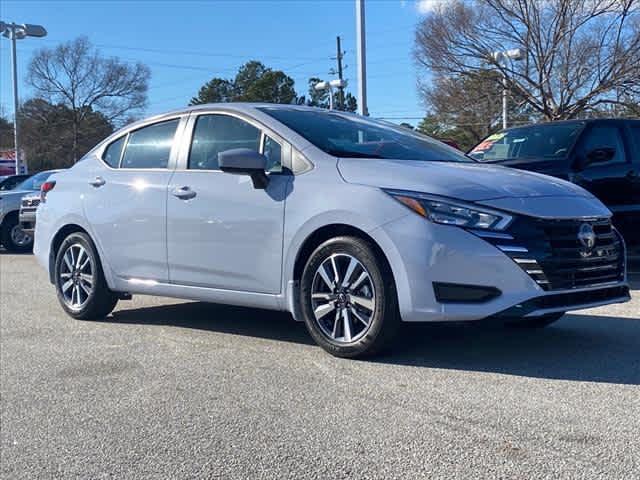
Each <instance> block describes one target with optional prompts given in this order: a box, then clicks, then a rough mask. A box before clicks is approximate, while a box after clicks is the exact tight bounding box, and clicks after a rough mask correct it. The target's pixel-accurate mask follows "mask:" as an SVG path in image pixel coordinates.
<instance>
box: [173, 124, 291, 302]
mask: <svg viewBox="0 0 640 480" xmlns="http://www.w3.org/2000/svg"><path fill="white" fill-rule="evenodd" d="M185 136H186V137H187V138H188V137H189V136H191V141H190V142H189V141H187V142H185V143H184V145H183V151H182V152H181V154H180V164H179V168H178V169H177V170H176V172H175V174H174V176H173V178H172V179H171V182H170V184H169V190H168V200H167V222H168V223H167V236H168V238H167V251H168V261H169V276H170V281H171V282H172V283H176V284H180V285H191V286H201V287H209V288H220V289H227V290H236V291H244V292H259V293H278V292H280V290H281V288H280V286H281V271H282V240H283V228H284V206H285V192H286V189H287V185H288V183H289V182H290V181H291V178H292V177H291V175H290V174H288V173H287V170H286V169H283V168H282V165H283V159H285V158H286V157H287V156H289V157H290V155H291V147H290V145H289V144H288V143H287V142H285V141H284V140H283V139H282V138H280V137H278V136H277V135H276V134H274V133H272V132H267V131H266V130H265V129H264V128H263V127H262V126H261V125H259V124H257V123H256V122H254V121H253V120H251V119H249V118H246V117H240V116H237V115H232V114H229V113H222V112H221V113H203V114H198V115H192V117H191V118H190V120H189V123H188V125H187V128H186V133H185ZM241 147H243V148H250V149H254V150H257V151H260V152H262V153H264V154H265V155H266V156H267V158H268V160H269V165H268V170H269V184H268V186H267V188H266V189H264V190H260V189H255V188H254V187H253V184H252V182H251V179H250V178H249V177H247V176H241V175H231V174H228V173H223V172H222V171H220V169H219V168H218V153H220V152H222V151H225V150H228V149H232V148H241Z"/></svg>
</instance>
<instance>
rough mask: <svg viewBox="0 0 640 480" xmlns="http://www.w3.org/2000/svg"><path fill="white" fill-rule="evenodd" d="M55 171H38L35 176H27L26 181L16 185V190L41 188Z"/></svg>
mask: <svg viewBox="0 0 640 480" xmlns="http://www.w3.org/2000/svg"><path fill="white" fill-rule="evenodd" d="M53 173H54V172H40V173H36V174H35V175H34V176H33V177H29V178H27V179H26V180H25V181H24V182H22V183H21V184H20V185H18V186H17V187H16V190H33V191H37V190H40V187H41V186H42V184H43V183H44V182H46V181H47V178H49V176H51V175H52V174H53Z"/></svg>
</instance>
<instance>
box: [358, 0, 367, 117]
mask: <svg viewBox="0 0 640 480" xmlns="http://www.w3.org/2000/svg"><path fill="white" fill-rule="evenodd" d="M356 47H357V51H356V57H357V60H358V113H359V114H360V115H365V116H367V115H369V110H368V109H367V54H366V36H365V29H364V0H356Z"/></svg>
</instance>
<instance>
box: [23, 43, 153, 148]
mask: <svg viewBox="0 0 640 480" xmlns="http://www.w3.org/2000/svg"><path fill="white" fill-rule="evenodd" d="M150 76H151V73H150V71H149V68H148V67H147V66H146V65H144V64H142V63H139V62H138V63H136V64H129V63H127V62H123V61H120V60H119V59H118V58H110V57H105V56H103V55H102V54H101V53H100V51H99V50H97V49H96V48H95V47H94V46H93V45H92V44H91V42H89V40H88V39H87V38H86V37H80V38H77V39H75V40H72V41H70V42H66V43H63V44H60V45H58V46H57V47H55V48H42V49H40V50H38V51H36V53H35V54H34V56H33V58H32V59H31V62H30V63H29V69H28V75H27V81H28V82H29V84H31V86H32V87H33V88H34V90H35V92H36V94H37V95H38V96H39V97H41V98H43V99H45V100H47V102H49V103H51V104H56V105H58V104H61V105H64V106H65V107H67V109H68V110H69V112H71V121H70V124H69V125H68V127H69V128H70V129H71V132H72V135H73V142H72V144H71V154H72V158H73V160H74V161H76V160H78V158H80V156H81V153H80V150H81V148H80V130H81V127H82V125H83V124H84V123H85V122H86V121H87V119H86V118H85V116H86V115H90V114H93V113H95V112H101V113H102V115H103V116H104V117H105V118H106V119H107V120H108V121H109V122H114V123H119V122H121V121H122V120H124V119H125V118H127V117H128V116H130V115H132V114H135V113H138V112H140V111H141V110H142V109H143V108H144V107H145V105H146V101H147V89H148V83H149V78H150Z"/></svg>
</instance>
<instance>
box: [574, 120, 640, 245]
mask: <svg viewBox="0 0 640 480" xmlns="http://www.w3.org/2000/svg"><path fill="white" fill-rule="evenodd" d="M604 147H608V148H613V149H615V154H614V156H613V158H611V160H609V161H608V162H604V163H594V164H591V165H588V166H586V167H584V168H581V167H580V166H579V165H580V164H581V162H583V161H584V158H585V157H586V156H587V154H588V153H589V152H590V151H591V150H593V149H596V148H604ZM632 149H633V146H632V144H631V139H630V138H629V135H628V133H627V132H626V131H625V129H624V125H623V123H622V122H606V123H595V124H593V125H590V126H589V127H588V128H587V129H586V130H585V132H584V133H583V135H582V137H581V138H580V142H579V144H578V145H577V149H576V158H575V159H576V161H575V163H574V174H573V175H574V178H573V181H574V182H575V183H577V184H578V185H580V186H582V187H584V188H585V189H586V190H588V191H590V192H591V193H593V194H594V195H595V196H596V197H597V198H598V199H600V201H602V202H603V203H604V204H605V205H606V206H607V207H608V208H609V210H611V211H612V212H613V213H614V224H615V226H616V227H617V228H618V229H619V230H620V231H621V233H622V234H623V236H624V237H625V240H627V242H628V243H629V242H630V241H632V238H631V236H630V230H629V228H630V227H631V224H630V223H629V221H630V220H631V218H630V217H634V216H637V212H636V213H633V210H634V208H635V207H634V188H635V187H634V181H633V175H634V171H635V169H636V168H637V167H635V166H634V164H633V163H632V161H631V156H632ZM636 205H637V202H636Z"/></svg>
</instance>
